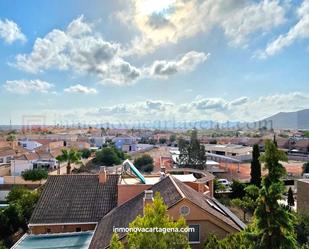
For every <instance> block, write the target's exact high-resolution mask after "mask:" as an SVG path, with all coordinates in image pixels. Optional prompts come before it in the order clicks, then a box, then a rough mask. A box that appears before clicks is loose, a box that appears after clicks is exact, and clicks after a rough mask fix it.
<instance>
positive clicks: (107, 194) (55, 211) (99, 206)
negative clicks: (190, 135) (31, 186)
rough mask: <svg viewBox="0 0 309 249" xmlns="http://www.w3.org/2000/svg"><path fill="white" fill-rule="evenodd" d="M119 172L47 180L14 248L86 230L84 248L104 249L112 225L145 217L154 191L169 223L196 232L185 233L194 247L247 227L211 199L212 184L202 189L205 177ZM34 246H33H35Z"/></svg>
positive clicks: (50, 177) (59, 176) (52, 177)
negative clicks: (175, 222)
mask: <svg viewBox="0 0 309 249" xmlns="http://www.w3.org/2000/svg"><path fill="white" fill-rule="evenodd" d="M123 173H124V172H122V174H117V173H108V172H107V171H106V170H105V167H102V168H101V170H100V172H99V174H96V175H56V176H49V178H48V180H47V182H46V184H45V185H44V189H43V192H42V194H41V197H40V199H39V201H38V203H37V205H36V208H35V210H34V212H33V214H32V217H31V219H30V222H29V224H28V226H29V230H30V234H27V235H26V236H25V238H24V239H23V240H22V241H20V242H18V243H19V244H18V243H17V246H16V248H23V247H22V246H20V247H18V245H22V244H23V243H25V244H27V243H28V242H29V243H42V238H43V237H44V238H45V239H46V243H47V244H49V243H51V240H52V239H51V237H50V236H54V238H58V237H57V236H58V235H59V234H60V235H61V236H69V237H70V235H74V234H76V232H78V233H80V234H83V233H85V232H86V231H88V232H90V233H92V232H93V236H90V237H91V241H90V239H89V240H88V239H87V241H88V242H89V243H88V242H87V243H88V244H87V245H84V247H83V248H91V249H96V248H98V249H99V248H100V249H104V248H108V247H109V242H110V239H111V236H112V234H113V227H116V228H117V227H118V228H120V227H124V228H126V227H128V225H129V223H130V222H132V221H133V220H134V219H135V218H136V217H137V216H138V215H143V209H144V205H145V203H146V202H151V201H152V199H153V195H154V194H155V193H156V192H159V193H160V195H161V196H162V198H163V200H164V203H165V204H166V206H167V208H168V215H170V217H171V218H172V219H175V220H176V219H178V218H179V217H180V215H182V216H184V218H185V219H186V221H187V224H188V225H189V226H190V227H192V228H194V229H195V230H194V232H192V233H189V240H190V243H191V246H192V248H194V249H200V248H202V247H203V243H204V240H205V239H206V238H207V236H208V235H209V234H216V235H217V236H218V237H219V238H223V237H225V236H226V235H228V234H230V233H234V232H238V231H240V230H242V229H243V228H244V227H245V225H244V224H243V223H242V222H241V221H240V220H239V219H238V218H237V217H236V216H235V215H234V214H233V213H231V212H230V211H229V210H228V209H227V208H226V207H224V206H223V205H222V204H221V203H219V202H218V201H217V200H216V199H214V198H213V197H212V194H211V191H210V190H212V188H213V184H208V186H206V182H209V181H212V180H213V176H212V175H211V174H209V173H208V174H206V175H205V177H203V178H201V179H198V180H196V179H195V180H196V181H195V180H194V182H192V181H191V180H189V179H191V178H192V177H193V175H192V174H185V175H179V174H177V175H170V174H166V175H165V174H159V175H157V176H156V175H154V176H145V183H142V182H140V181H139V180H138V179H137V178H136V177H132V176H130V175H129V174H123ZM206 178H207V179H206ZM87 238H88V237H87ZM120 238H121V240H122V241H123V242H124V243H125V240H126V234H124V233H123V234H120ZM36 239H37V241H39V242H35V241H36ZM45 239H43V241H45ZM80 239H81V241H82V243H83V244H84V243H86V242H85V241H84V240H83V239H82V238H80ZM75 242H76V241H75ZM75 242H74V243H73V244H74V245H75ZM76 243H77V242H76ZM32 247H33V248H36V247H35V245H34V244H32Z"/></svg>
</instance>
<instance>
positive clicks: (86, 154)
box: [80, 148, 91, 159]
mask: <svg viewBox="0 0 309 249" xmlns="http://www.w3.org/2000/svg"><path fill="white" fill-rule="evenodd" d="M80 153H81V157H82V158H84V159H87V158H89V157H90V156H91V150H89V149H86V148H85V149H82V150H80Z"/></svg>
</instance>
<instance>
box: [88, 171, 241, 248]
mask: <svg viewBox="0 0 309 249" xmlns="http://www.w3.org/2000/svg"><path fill="white" fill-rule="evenodd" d="M156 192H159V193H160V195H161V196H162V198H163V200H164V203H165V205H166V206H167V213H168V215H169V216H170V217H172V218H173V219H175V220H176V219H178V218H179V217H180V215H182V216H184V218H185V219H186V222H187V224H188V225H189V227H192V228H194V232H193V233H190V234H189V242H190V244H191V246H192V248H195V249H200V248H203V244H204V241H205V239H206V238H207V236H209V235H210V234H216V235H217V236H218V237H219V238H224V237H225V236H227V235H228V234H230V233H235V232H238V231H240V230H242V229H244V227H245V225H244V224H243V223H242V222H241V221H240V220H239V219H238V218H237V217H236V216H235V215H234V214H233V213H231V212H230V211H229V210H228V209H227V208H226V207H224V206H223V205H222V204H221V203H219V202H218V201H217V200H216V199H214V198H211V197H208V196H206V195H203V193H200V192H198V191H195V190H194V189H193V188H191V187H189V186H188V185H186V184H185V183H182V182H181V181H179V180H177V179H176V178H175V177H174V176H172V175H168V176H166V177H165V178H164V179H162V180H161V181H159V182H158V183H156V184H154V185H153V186H152V187H151V188H150V189H147V190H146V191H145V192H144V191H143V192H141V193H140V194H138V195H137V196H135V197H134V198H132V199H130V200H128V201H127V202H125V203H123V204H122V205H120V206H118V207H116V208H115V209H114V210H112V211H111V212H110V213H108V214H107V215H105V216H104V217H103V218H102V220H101V221H100V222H99V224H98V226H97V228H96V230H95V232H94V235H93V238H92V240H91V243H90V246H89V249H104V248H108V247H109V242H110V239H111V237H112V234H113V228H127V227H128V226H129V224H130V222H132V221H133V220H134V219H135V218H136V217H137V216H138V215H143V208H144V205H145V203H146V201H147V202H151V201H152V200H153V195H154V194H155V193H156ZM119 237H120V239H121V240H122V241H123V242H124V243H125V240H126V234H125V233H120V234H119Z"/></svg>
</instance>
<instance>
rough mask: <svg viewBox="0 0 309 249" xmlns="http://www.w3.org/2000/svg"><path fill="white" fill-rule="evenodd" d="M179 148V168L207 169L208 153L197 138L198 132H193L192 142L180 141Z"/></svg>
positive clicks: (181, 139)
mask: <svg viewBox="0 0 309 249" xmlns="http://www.w3.org/2000/svg"><path fill="white" fill-rule="evenodd" d="M178 148H179V152H180V155H179V159H178V164H179V167H189V168H194V169H200V170H204V169H205V168H206V161H207V158H206V151H205V146H204V145H201V144H200V141H199V140H198V138H197V130H193V131H191V137H190V141H186V140H184V139H183V138H180V139H179V141H178Z"/></svg>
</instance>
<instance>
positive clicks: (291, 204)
mask: <svg viewBox="0 0 309 249" xmlns="http://www.w3.org/2000/svg"><path fill="white" fill-rule="evenodd" d="M294 205H295V203H294V196H293V190H292V188H291V187H290V188H289V191H288V206H289V207H290V208H291V207H294Z"/></svg>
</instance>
